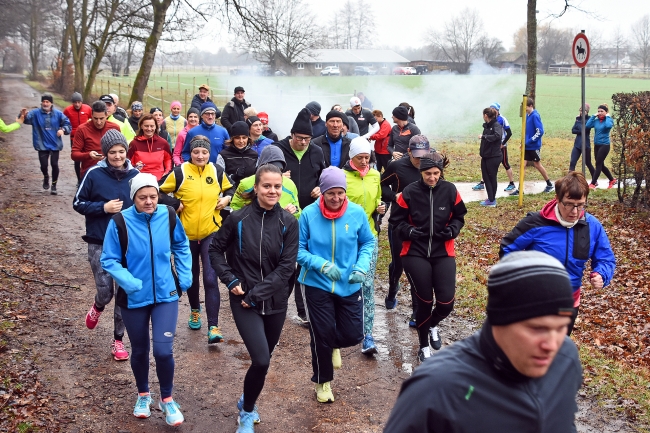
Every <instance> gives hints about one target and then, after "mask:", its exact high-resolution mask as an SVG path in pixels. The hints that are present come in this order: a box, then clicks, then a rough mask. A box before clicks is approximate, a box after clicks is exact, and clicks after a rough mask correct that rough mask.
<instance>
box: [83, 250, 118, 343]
mask: <svg viewBox="0 0 650 433" xmlns="http://www.w3.org/2000/svg"><path fill="white" fill-rule="evenodd" d="M101 255H102V246H101V245H95V244H88V261H89V262H90V269H92V271H93V275H94V276H95V287H96V288H97V294H96V295H95V307H97V309H98V310H100V311H103V310H104V307H105V306H106V305H107V304H108V303H109V302H111V299H113V296H114V295H115V290H116V289H117V288H116V286H115V284H114V283H113V278H111V276H110V275H109V273H108V272H106V271H105V270H104V269H102V265H101V263H100V262H99V258H100V257H101ZM113 321H114V325H113V336H114V338H115V339H116V340H122V337H123V336H124V322H123V321H122V310H120V307H118V306H117V304H115V307H114V309H113Z"/></svg>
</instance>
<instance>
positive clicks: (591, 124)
mask: <svg viewBox="0 0 650 433" xmlns="http://www.w3.org/2000/svg"><path fill="white" fill-rule="evenodd" d="M585 127H587V128H593V130H594V145H595V146H598V145H605V146H609V144H610V141H609V132H610V131H611V130H612V128H613V127H614V119H612V118H611V117H610V116H605V118H604V119H603V121H602V122H601V121H600V119H599V118H598V116H596V115H593V116H591V117H590V118H589V119H587V123H585Z"/></svg>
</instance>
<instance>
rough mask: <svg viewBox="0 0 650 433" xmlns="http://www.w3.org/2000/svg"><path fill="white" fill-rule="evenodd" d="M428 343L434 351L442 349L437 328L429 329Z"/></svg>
mask: <svg viewBox="0 0 650 433" xmlns="http://www.w3.org/2000/svg"><path fill="white" fill-rule="evenodd" d="M429 343H431V347H433V349H434V350H440V348H441V347H442V340H441V339H440V333H439V332H438V327H437V326H434V327H433V328H430V329H429Z"/></svg>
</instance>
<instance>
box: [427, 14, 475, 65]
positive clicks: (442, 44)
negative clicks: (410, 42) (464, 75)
mask: <svg viewBox="0 0 650 433" xmlns="http://www.w3.org/2000/svg"><path fill="white" fill-rule="evenodd" d="M431 34H432V35H433V36H432V38H431V39H430V43H431V45H433V46H435V47H437V48H438V49H439V50H441V51H442V53H443V54H444V56H445V57H446V58H447V60H449V61H450V62H453V63H458V64H459V70H460V72H467V70H468V69H469V64H470V62H471V61H472V60H473V59H474V58H476V57H477V55H478V53H479V47H480V45H479V44H480V41H481V39H482V38H483V36H484V33H483V21H482V20H481V17H480V15H479V13H478V11H477V10H476V9H469V8H465V9H463V10H462V11H461V12H460V13H459V14H458V15H455V16H453V17H452V18H451V19H450V20H449V21H447V22H445V24H444V26H443V29H442V31H440V32H435V31H432V32H431Z"/></svg>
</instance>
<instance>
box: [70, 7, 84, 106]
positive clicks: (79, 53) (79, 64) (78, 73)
mask: <svg viewBox="0 0 650 433" xmlns="http://www.w3.org/2000/svg"><path fill="white" fill-rule="evenodd" d="M67 4H68V23H69V24H68V31H69V32H70V50H71V51H72V64H73V65H74V81H73V88H74V91H75V92H79V93H83V90H84V81H85V80H84V78H85V70H86V63H85V60H86V37H87V35H88V26H89V22H88V18H89V17H88V0H83V1H82V2H81V20H80V25H79V28H77V27H76V26H75V24H74V22H75V21H74V11H75V9H74V6H75V0H67ZM83 97H84V101H88V99H86V95H83Z"/></svg>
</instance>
